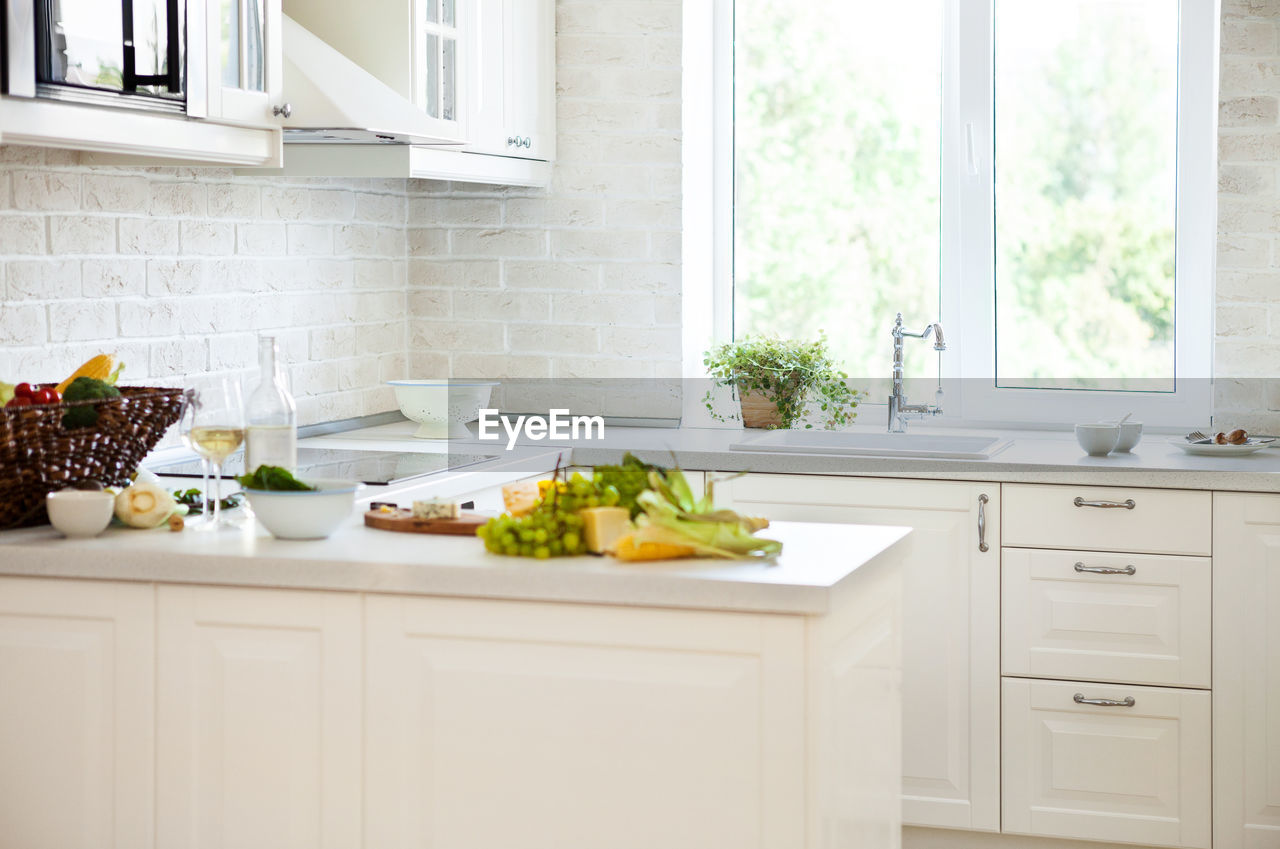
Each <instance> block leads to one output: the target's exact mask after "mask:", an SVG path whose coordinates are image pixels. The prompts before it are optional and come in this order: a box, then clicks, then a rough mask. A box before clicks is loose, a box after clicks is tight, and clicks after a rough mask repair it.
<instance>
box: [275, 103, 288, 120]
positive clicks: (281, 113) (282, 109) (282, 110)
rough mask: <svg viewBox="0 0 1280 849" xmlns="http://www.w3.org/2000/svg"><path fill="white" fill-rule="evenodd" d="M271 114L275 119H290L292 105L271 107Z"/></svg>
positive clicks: (285, 104)
mask: <svg viewBox="0 0 1280 849" xmlns="http://www.w3.org/2000/svg"><path fill="white" fill-rule="evenodd" d="M271 114H272V115H275V116H276V117H277V118H290V117H292V116H293V104H292V103H284V104H281V105H280V106H272V107H271Z"/></svg>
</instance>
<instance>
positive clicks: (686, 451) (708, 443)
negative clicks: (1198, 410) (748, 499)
mask: <svg viewBox="0 0 1280 849" xmlns="http://www.w3.org/2000/svg"><path fill="white" fill-rule="evenodd" d="M412 429H413V425H412V424H410V423H407V422H402V423H397V424H391V425H383V426H380V427H375V428H368V429H365V430H362V431H356V432H352V433H347V434H340V435H334V436H326V437H320V438H319V439H323V440H331V439H332V440H337V442H338V444H349V445H358V444H361V443H362V442H363V443H364V444H368V441H369V440H373V441H377V442H379V443H380V444H386V445H397V444H398V445H403V446H405V447H406V448H411V447H412V442H413V440H412V439H411V437H410V436H409V434H410V433H411V432H412ZM473 432H474V426H473ZM872 432H874V431H872ZM912 432H921V433H947V434H967V435H975V434H984V435H993V436H1000V437H1001V438H1004V439H1008V440H1010V441H1011V444H1010V445H1009V447H1008V448H1006V449H1004V450H1003V451H1001V452H1000V453H999V454H997V455H995V456H994V457H992V458H991V459H989V460H938V459H919V458H905V457H871V456H848V455H829V454H796V453H776V454H774V453H759V452H754V451H753V452H746V451H735V450H732V449H731V448H730V447H729V446H730V445H733V444H734V443H738V442H741V441H743V440H744V439H748V438H751V437H752V436H755V435H758V434H760V433H762V431H744V430H742V429H739V428H642V427H606V428H605V438H604V439H603V440H581V439H580V440H577V441H561V442H556V441H549V440H543V441H537V442H533V441H521V442H520V443H519V444H518V445H517V446H516V448H515V451H516V452H521V451H525V452H528V451H540V452H543V453H542V455H541V456H542V458H543V459H544V460H546V459H547V458H551V459H552V465H554V459H555V458H556V457H559V458H560V459H561V461H562V462H565V463H569V462H572V463H573V464H575V465H580V466H592V465H597V464H601V463H617V462H619V461H620V460H621V458H622V456H623V454H625V453H626V452H627V451H631V452H633V453H635V454H636V455H637V456H639V457H641V458H642V459H645V460H648V461H650V462H654V463H659V464H662V465H671V464H672V463H673V462H674V463H675V464H677V465H679V466H680V467H682V468H684V469H690V470H704V471H725V472H768V473H775V474H800V475H847V476H854V477H858V476H864V477H896V478H923V479H933V480H971V481H994V482H999V483H1053V484H1070V485H1090V486H1128V487H1155V488H1161V489H1201V490H1220V491H1237V492H1280V448H1268V449H1266V450H1264V451H1260V452H1258V453H1256V454H1252V455H1249V456H1245V457H1196V456H1191V455H1188V454H1186V453H1184V452H1183V451H1182V450H1181V449H1180V448H1178V447H1177V446H1175V445H1173V444H1171V442H1170V440H1174V439H1178V438H1179V437H1177V436H1173V435H1167V434H1147V435H1145V436H1144V438H1143V440H1142V442H1141V443H1140V444H1139V445H1138V447H1137V448H1136V449H1134V451H1133V452H1132V453H1129V454H1112V455H1109V456H1107V457H1089V456H1086V455H1085V453H1084V452H1083V451H1082V450H1081V449H1080V446H1078V445H1077V444H1076V441H1075V436H1074V435H1073V434H1070V433H1061V432H1053V431H1034V430H1027V431H1015V430H1003V431H995V430H991V431H970V430H955V429H945V430H944V429H940V428H938V429H929V428H924V427H919V428H913V429H912ZM313 444H318V443H313ZM454 444H455V445H458V446H462V445H471V443H468V442H462V443H454ZM1276 445H1278V446H1280V442H1277V443H1276ZM472 447H473V448H475V447H483V448H484V450H487V451H491V452H499V453H505V443H504V442H491V441H485V442H482V441H479V440H474V445H472ZM549 468H551V466H548V469H549Z"/></svg>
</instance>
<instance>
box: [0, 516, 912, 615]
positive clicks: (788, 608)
mask: <svg viewBox="0 0 1280 849" xmlns="http://www.w3.org/2000/svg"><path fill="white" fill-rule="evenodd" d="M909 533H910V530H909V529H907V528H898V527H884V526H862V525H828V524H806V523H796V522H779V523H777V524H775V525H774V526H773V527H771V528H770V529H769V530H768V531H766V532H764V535H766V536H769V537H770V538H773V539H779V540H781V541H782V542H783V552H782V555H781V556H780V557H779V558H778V559H777V561H776V562H761V561H751V562H743V561H713V560H672V561H660V562H653V563H620V562H619V561H617V560H614V559H613V558H604V557H560V558H552V559H550V560H531V559H527V558H520V557H503V556H500V555H496V554H490V553H489V552H487V551H485V549H484V546H483V544H482V543H481V541H480V540H479V539H477V538H475V537H458V536H453V537H451V536H436V535H426V534H406V533H394V532H390V531H380V530H374V529H372V528H366V527H365V526H364V520H363V516H362V515H361V514H360V513H353V514H352V516H351V518H350V519H349V520H348V521H347V522H346V523H345V524H344V525H343V526H342V527H340V528H339V529H338V530H337V531H336V532H335V533H334V534H333V536H331V537H330V538H329V539H326V540H313V541H290V540H277V539H274V538H272V537H271V536H270V535H268V534H267V533H266V532H265V531H264V530H262V529H261V528H260V527H254V526H253V525H247V526H246V527H244V528H242V529H229V530H220V531H216V532H210V533H195V532H192V531H184V532H182V533H171V532H169V531H168V530H165V529H160V530H154V531H139V530H130V529H125V528H111V529H108V530H107V531H106V532H105V533H103V534H102V535H101V536H98V537H95V538H93V539H87V540H70V539H65V538H63V537H62V536H61V535H60V534H59V533H58V532H57V531H55V530H53V528H51V527H49V526H44V527H40V528H27V529H23V530H16V531H8V532H5V533H3V534H0V574H5V575H20V576H30V577H59V578H92V579H100V580H120V581H148V582H164V583H184V584H215V585H234V586H248V587H284V588H295V589H308V590H338V591H347V592H371V593H397V594H421V595H440V596H465V597H475V598H495V599H520V600H536V601H556V602H573V603H591V604H619V605H643V606H657V607H680V608H695V609H706V610H737V611H755V612H762V611H764V612H779V613H800V614H821V613H824V612H826V610H827V609H828V604H829V601H830V598H831V592H832V590H833V589H835V587H837V586H838V585H839V584H841V582H843V581H846V580H848V579H849V578H850V577H851V576H853V575H854V574H855V573H856V572H857V570H858V569H859V568H861V567H862V566H864V565H866V564H868V563H870V562H872V561H874V560H875V559H876V558H877V557H879V556H880V555H881V554H883V553H884V552H886V551H887V550H888V549H890V548H892V547H893V546H894V545H896V544H897V543H898V542H899V541H901V540H902V539H903V538H905V537H906V536H907V535H908V534H909Z"/></svg>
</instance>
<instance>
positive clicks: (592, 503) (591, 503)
mask: <svg viewBox="0 0 1280 849" xmlns="http://www.w3.org/2000/svg"><path fill="white" fill-rule="evenodd" d="M587 506H588V507H599V506H600V499H599V497H598V496H595V495H593V496H591V497H590V498H588V499H587Z"/></svg>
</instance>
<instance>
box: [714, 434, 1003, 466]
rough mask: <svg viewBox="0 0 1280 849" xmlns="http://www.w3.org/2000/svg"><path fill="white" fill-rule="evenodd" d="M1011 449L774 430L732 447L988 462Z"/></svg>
mask: <svg viewBox="0 0 1280 849" xmlns="http://www.w3.org/2000/svg"><path fill="white" fill-rule="evenodd" d="M1008 447H1009V440H1007V439H1001V438H1000V437H998V436H948V435H945V434H933V433H854V432H849V431H839V430H771V431H768V432H766V433H764V434H761V435H760V436H755V437H752V438H750V439H746V440H743V441H742V442H737V443H734V444H733V445H730V446H729V448H730V449H731V450H734V451H766V452H769V453H776V452H789V453H794V454H855V455H863V456H869V457H927V458H930V459H936V460H987V459H990V458H991V457H992V456H994V455H995V454H997V453H999V452H1000V451H1003V450H1004V449H1005V448H1008Z"/></svg>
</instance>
